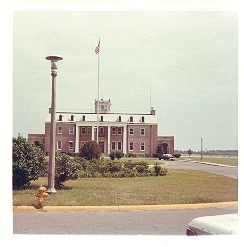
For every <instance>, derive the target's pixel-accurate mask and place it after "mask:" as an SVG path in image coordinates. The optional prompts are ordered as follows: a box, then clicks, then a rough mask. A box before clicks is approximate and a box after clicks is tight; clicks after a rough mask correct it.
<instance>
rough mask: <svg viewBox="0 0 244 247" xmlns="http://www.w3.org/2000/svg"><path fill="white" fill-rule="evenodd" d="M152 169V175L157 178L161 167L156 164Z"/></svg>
mask: <svg viewBox="0 0 244 247" xmlns="http://www.w3.org/2000/svg"><path fill="white" fill-rule="evenodd" d="M153 168H154V174H155V176H159V175H160V171H161V169H162V167H161V166H160V165H158V163H156V164H155V165H154V167H153Z"/></svg>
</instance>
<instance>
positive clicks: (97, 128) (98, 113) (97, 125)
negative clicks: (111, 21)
mask: <svg viewBox="0 0 244 247" xmlns="http://www.w3.org/2000/svg"><path fill="white" fill-rule="evenodd" d="M99 46H100V38H99ZM99 57H100V52H98V58H97V143H98V144H99V141H98V131H99Z"/></svg>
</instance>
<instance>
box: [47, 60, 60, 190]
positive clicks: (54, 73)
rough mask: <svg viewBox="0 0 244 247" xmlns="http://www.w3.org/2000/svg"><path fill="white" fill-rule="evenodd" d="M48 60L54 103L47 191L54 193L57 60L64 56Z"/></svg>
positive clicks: (52, 104) (52, 105)
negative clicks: (49, 62)
mask: <svg viewBox="0 0 244 247" xmlns="http://www.w3.org/2000/svg"><path fill="white" fill-rule="evenodd" d="M46 59H47V60H50V61H51V75H52V103H51V128H50V144H49V164H48V189H47V193H49V194H54V193H56V190H55V188H54V177H55V151H56V119H55V118H56V76H57V69H58V67H57V64H56V62H57V61H59V60H62V59H63V58H62V57H58V56H48V57H46Z"/></svg>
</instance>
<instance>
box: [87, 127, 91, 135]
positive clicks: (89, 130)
mask: <svg viewBox="0 0 244 247" xmlns="http://www.w3.org/2000/svg"><path fill="white" fill-rule="evenodd" d="M87 135H91V127H87Z"/></svg>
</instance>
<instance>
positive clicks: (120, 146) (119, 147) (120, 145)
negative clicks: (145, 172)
mask: <svg viewBox="0 0 244 247" xmlns="http://www.w3.org/2000/svg"><path fill="white" fill-rule="evenodd" d="M118 150H122V142H118Z"/></svg>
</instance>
